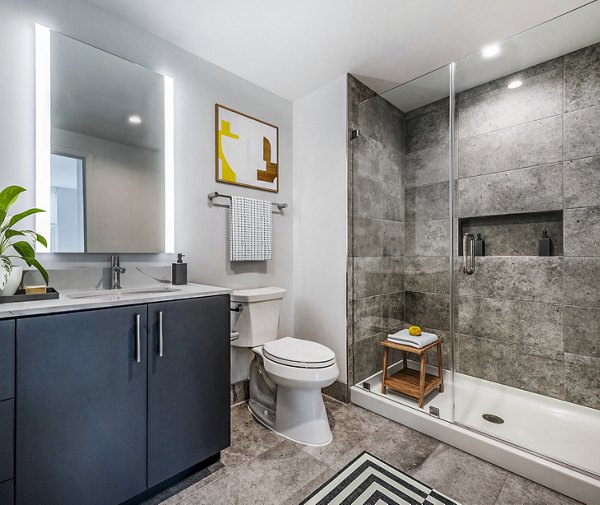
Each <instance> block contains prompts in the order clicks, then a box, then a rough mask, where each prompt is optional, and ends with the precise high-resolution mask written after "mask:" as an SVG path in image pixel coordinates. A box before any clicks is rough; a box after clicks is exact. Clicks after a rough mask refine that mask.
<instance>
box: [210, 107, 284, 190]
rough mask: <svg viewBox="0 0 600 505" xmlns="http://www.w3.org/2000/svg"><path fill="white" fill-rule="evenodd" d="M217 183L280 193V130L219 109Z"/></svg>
mask: <svg viewBox="0 0 600 505" xmlns="http://www.w3.org/2000/svg"><path fill="white" fill-rule="evenodd" d="M215 126H216V135H215V138H216V146H215V154H216V165H215V176H216V180H217V182H224V183H226V184H235V185H237V186H245V187H248V188H254V189H262V190H264V191H273V192H274V193H277V192H278V191H279V128H277V126H274V125H272V124H269V123H265V122H264V121H261V120H259V119H256V118H253V117H251V116H248V115H247V114H243V113H241V112H238V111H236V110H233V109H230V108H228V107H224V106H223V105H219V104H216V105H215Z"/></svg>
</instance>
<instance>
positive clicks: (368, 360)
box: [352, 332, 388, 384]
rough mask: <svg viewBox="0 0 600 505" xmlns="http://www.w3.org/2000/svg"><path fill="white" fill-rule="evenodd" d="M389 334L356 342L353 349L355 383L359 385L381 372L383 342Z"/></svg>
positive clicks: (380, 334)
mask: <svg viewBox="0 0 600 505" xmlns="http://www.w3.org/2000/svg"><path fill="white" fill-rule="evenodd" d="M387 336H388V334H387V332H385V333H379V334H378V335H375V336H373V337H370V338H366V339H364V340H360V341H358V342H356V343H355V344H354V346H353V349H352V355H353V363H352V366H353V369H354V383H355V384H356V383H358V382H360V381H362V380H364V379H366V378H367V377H370V376H371V375H373V374H374V373H376V372H379V371H381V366H382V364H383V350H382V347H381V342H382V341H383V340H385V339H386V338H387Z"/></svg>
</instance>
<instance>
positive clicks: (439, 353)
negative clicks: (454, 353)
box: [437, 342, 444, 393]
mask: <svg viewBox="0 0 600 505" xmlns="http://www.w3.org/2000/svg"><path fill="white" fill-rule="evenodd" d="M437 362H438V377H439V378H440V381H441V382H440V386H439V388H440V393H443V392H444V367H443V365H442V343H441V342H439V343H438V345H437Z"/></svg>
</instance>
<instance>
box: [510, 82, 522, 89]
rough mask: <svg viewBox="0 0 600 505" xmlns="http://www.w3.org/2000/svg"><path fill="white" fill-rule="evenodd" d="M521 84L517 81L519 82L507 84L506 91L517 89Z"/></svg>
mask: <svg viewBox="0 0 600 505" xmlns="http://www.w3.org/2000/svg"><path fill="white" fill-rule="evenodd" d="M521 84H523V81H519V80H516V81H511V82H509V83H508V89H515V88H518V87H519V86H520V85H521Z"/></svg>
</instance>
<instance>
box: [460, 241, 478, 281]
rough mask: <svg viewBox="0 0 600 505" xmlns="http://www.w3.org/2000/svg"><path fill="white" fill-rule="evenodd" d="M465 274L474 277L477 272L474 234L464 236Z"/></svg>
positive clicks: (463, 269)
mask: <svg viewBox="0 0 600 505" xmlns="http://www.w3.org/2000/svg"><path fill="white" fill-rule="evenodd" d="M462 271H463V273H465V274H467V275H472V274H473V273H474V272H475V237H474V236H473V234H472V233H465V234H464V236H463V268H462Z"/></svg>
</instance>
